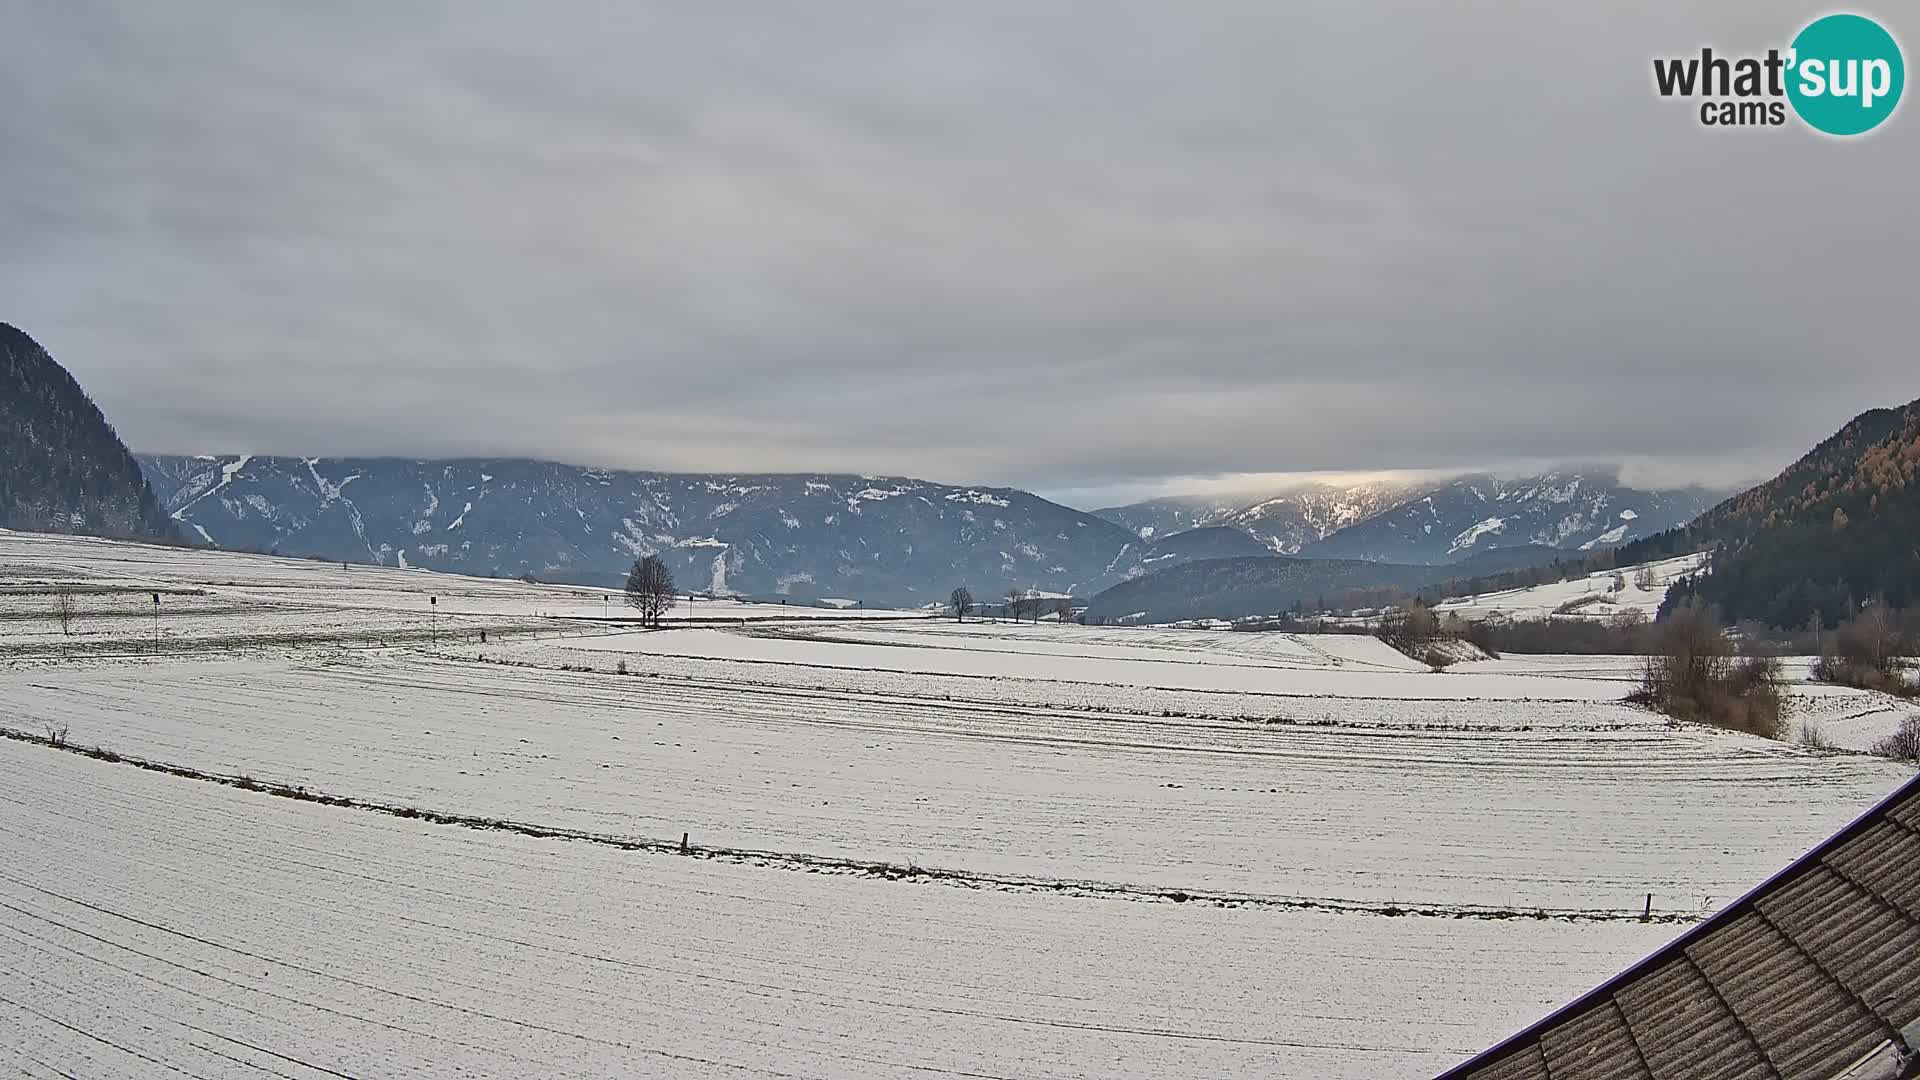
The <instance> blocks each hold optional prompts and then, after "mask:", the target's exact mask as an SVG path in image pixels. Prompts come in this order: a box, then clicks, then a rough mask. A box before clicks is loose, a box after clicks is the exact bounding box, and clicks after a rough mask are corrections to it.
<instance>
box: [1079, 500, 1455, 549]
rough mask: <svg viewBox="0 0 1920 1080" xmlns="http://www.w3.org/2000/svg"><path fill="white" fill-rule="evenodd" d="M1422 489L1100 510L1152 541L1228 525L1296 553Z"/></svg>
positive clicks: (1158, 502)
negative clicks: (1189, 530) (1173, 534)
mask: <svg viewBox="0 0 1920 1080" xmlns="http://www.w3.org/2000/svg"><path fill="white" fill-rule="evenodd" d="M1421 490H1422V488H1421V487H1419V486H1417V485H1412V484H1404V483H1392V482H1380V483H1364V484H1333V483H1325V484H1306V485H1301V486H1297V487H1291V488H1287V489H1285V490H1282V491H1276V492H1273V493H1272V494H1269V495H1266V496H1263V497H1261V498H1259V499H1257V500H1255V501H1253V502H1249V501H1247V499H1246V498H1245V497H1240V498H1229V497H1215V496H1168V497H1166V498H1160V499H1149V500H1147V501H1145V502H1138V503H1131V504H1129V505H1126V506H1111V507H1108V508H1106V509H1104V510H1095V511H1094V513H1095V514H1096V515H1098V516H1100V517H1103V518H1105V519H1107V520H1108V521H1111V522H1114V523H1115V524H1118V525H1122V526H1125V527H1126V528H1128V529H1131V530H1133V531H1134V532H1135V533H1136V534H1138V535H1139V536H1140V537H1141V538H1142V539H1145V540H1149V541H1153V540H1159V539H1162V538H1164V537H1166V536H1167V535H1169V534H1171V533H1175V532H1179V531H1181V530H1184V529H1198V528H1203V527H1206V526H1211V525H1227V526H1232V527H1233V528H1236V529H1239V530H1240V531H1242V532H1245V533H1248V534H1250V535H1251V536H1253V537H1254V538H1255V539H1257V540H1259V541H1260V543H1261V544H1263V545H1265V546H1266V548H1267V549H1268V550H1269V551H1272V552H1275V553H1277V554H1281V555H1292V554H1295V553H1297V552H1299V550H1300V549H1301V548H1302V547H1303V546H1305V545H1307V544H1310V543H1313V542H1314V541H1316V540H1320V539H1322V538H1324V537H1326V536H1329V535H1331V534H1333V533H1335V532H1338V531H1339V530H1341V529H1344V528H1346V527H1347V526H1349V525H1353V524H1355V523H1357V522H1361V521H1365V520H1366V519H1367V518H1369V517H1372V516H1373V515H1375V514H1378V513H1380V512H1381V511H1383V510H1386V509H1388V508H1390V507H1392V506H1394V505H1396V504H1398V503H1400V502H1401V501H1403V500H1405V499H1407V498H1410V497H1412V496H1414V495H1417V494H1419V493H1420V491H1421Z"/></svg>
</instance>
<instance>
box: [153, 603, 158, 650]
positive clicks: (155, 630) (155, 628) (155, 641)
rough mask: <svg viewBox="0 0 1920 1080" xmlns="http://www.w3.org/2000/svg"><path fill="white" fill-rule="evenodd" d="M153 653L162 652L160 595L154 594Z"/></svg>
mask: <svg viewBox="0 0 1920 1080" xmlns="http://www.w3.org/2000/svg"><path fill="white" fill-rule="evenodd" d="M153 651H154V653H155V655H158V654H159V652H160V594H159V593H154V594H153Z"/></svg>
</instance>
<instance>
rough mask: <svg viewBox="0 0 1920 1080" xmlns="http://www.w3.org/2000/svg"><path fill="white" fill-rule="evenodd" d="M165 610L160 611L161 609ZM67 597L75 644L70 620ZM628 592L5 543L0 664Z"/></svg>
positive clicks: (515, 620) (708, 614)
mask: <svg viewBox="0 0 1920 1080" xmlns="http://www.w3.org/2000/svg"><path fill="white" fill-rule="evenodd" d="M155 595H158V596H159V602H158V603H157V604H156V603H155V602H154V599H153V598H154V596H155ZM63 596H64V597H65V598H66V599H67V601H68V603H70V604H71V608H72V618H71V621H70V623H69V625H68V627H67V629H66V631H65V632H63V631H62V629H61V627H60V625H59V623H58V622H57V620H56V610H57V607H58V605H59V604H60V602H61V599H62V597H63ZM622 601H623V597H622V596H621V594H620V593H619V592H618V591H616V590H609V589H595V588H588V587H584V586H571V585H550V584H539V583H533V582H525V581H514V580H508V579H501V578H475V577H463V576H459V575H454V574H433V573H427V572H425V571H418V570H402V569H396V568H391V567H379V566H360V565H354V566H343V565H342V564H339V563H328V562H314V561H312V560H307V559H286V558H275V557H272V556H266V555H247V554H238V553H226V552H217V551H203V550H198V549H187V548H165V547H155V546H152V545H146V544H130V543H121V542H117V541H111V540H95V539H88V538H82V537H58V536H45V535H39V534H34V533H18V532H8V531H5V530H0V655H7V654H10V655H13V656H16V657H18V656H41V655H51V656H56V657H64V656H68V655H73V654H80V653H101V652H109V653H129V652H144V651H150V650H157V651H160V652H167V651H178V650H188V649H192V650H207V649H221V650H227V649H237V648H273V647H277V646H284V645H289V644H318V643H329V644H333V645H337V646H359V645H373V646H382V645H392V644H397V643H400V642H405V641H416V642H420V643H425V644H432V643H435V642H447V643H450V642H455V641H476V642H477V640H478V638H479V634H480V632H481V631H482V630H486V631H489V632H490V634H492V635H494V636H496V637H497V636H498V635H501V634H508V635H533V634H541V635H543V636H551V635H554V634H567V633H576V632H581V631H583V630H597V629H604V628H605V626H606V625H607V624H608V623H610V622H621V621H626V622H631V621H633V620H634V618H635V614H634V612H633V611H632V610H631V609H630V608H628V607H627V606H626V605H625V604H624V603H623V602H622ZM814 618H819V619H830V620H833V621H835V622H845V621H847V620H849V619H859V618H871V619H881V620H891V619H906V620H924V619H926V618H927V615H926V613H924V612H910V611H884V610H872V609H862V608H853V609H836V608H830V607H806V606H800V605H793V606H788V605H784V604H766V603H745V602H741V601H736V600H730V599H713V600H709V599H705V598H702V599H697V600H689V599H687V598H685V597H682V598H681V599H679V600H678V601H677V602H676V603H675V604H674V606H673V608H672V609H671V610H670V611H669V612H668V613H667V614H666V616H665V619H666V620H667V622H668V623H670V624H672V623H680V624H686V625H701V624H730V623H743V622H754V623H761V622H769V623H777V622H783V621H797V620H801V619H814Z"/></svg>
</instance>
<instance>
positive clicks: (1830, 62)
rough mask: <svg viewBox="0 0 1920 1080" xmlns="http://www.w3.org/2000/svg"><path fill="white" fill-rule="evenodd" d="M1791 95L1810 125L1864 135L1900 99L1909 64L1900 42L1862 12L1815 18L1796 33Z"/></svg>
mask: <svg viewBox="0 0 1920 1080" xmlns="http://www.w3.org/2000/svg"><path fill="white" fill-rule="evenodd" d="M1788 63H1789V65H1790V67H1789V75H1788V78H1787V100H1788V101H1790V102H1792V103H1793V111H1794V112H1796V113H1799V114H1800V119H1802V120H1804V121H1806V123H1807V125H1808V126H1809V127H1812V128H1813V129H1815V130H1816V131H1824V132H1826V133H1827V134H1829V135H1859V134H1863V133H1865V132H1868V131H1872V130H1873V129H1874V128H1876V127H1879V126H1880V123H1881V121H1883V120H1885V119H1886V118H1887V117H1889V116H1891V115H1893V110H1894V107H1895V106H1897V105H1899V104H1900V91H1901V89H1902V88H1903V87H1905V86H1906V82H1907V68H1906V64H1905V63H1903V62H1902V61H1901V59H1900V45H1899V43H1898V42H1896V41H1894V40H1893V35H1892V34H1889V33H1887V31H1886V30H1885V29H1884V28H1882V27H1881V25H1880V24H1879V23H1877V22H1874V21H1873V20H1872V19H1869V18H1867V17H1865V16H1863V15H1828V16H1826V17H1825V18H1820V19H1815V20H1814V21H1812V22H1810V23H1808V24H1807V25H1806V28H1805V29H1803V30H1801V31H1800V33H1799V35H1798V36H1796V37H1795V38H1794V39H1793V52H1792V58H1791V59H1790V60H1789V61H1788Z"/></svg>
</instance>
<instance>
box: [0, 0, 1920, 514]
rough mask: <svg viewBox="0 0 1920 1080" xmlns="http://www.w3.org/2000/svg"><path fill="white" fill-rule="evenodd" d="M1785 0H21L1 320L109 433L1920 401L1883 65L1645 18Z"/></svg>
mask: <svg viewBox="0 0 1920 1080" xmlns="http://www.w3.org/2000/svg"><path fill="white" fill-rule="evenodd" d="M1824 10H1825V9H1824V8H1818V7H1810V6H1806V5H1783V4H1772V3H1751V2H1741V3H1727V4H1719V5H1695V4H1688V5H1679V4H1671V3H1665V2H1662V3H1642V4H1631V5H1629V4H1592V5H1568V4H1539V3H1530V2H1514V3H1507V4H1480V5H1473V6H1472V7H1471V8H1470V9H1468V8H1467V6H1466V5H1453V4H1449V5H1438V4H1429V3H1421V2H1415V0H1402V2H1398V3H1390V4H1389V3H1368V2H1358V3H1356V2H1348V0H1342V2H1338V3H1326V4H1316V5H1294V4H1278V3H1271V2H1265V0H1261V2H1249V3H1176V2H1172V0H1167V2H1163V3H1153V4H1147V3H1133V2H1124V0H1100V2H1097V3H1096V2H1088V3H1083V4H1048V3H1044V2H1037V0H1012V2H1006V3H998V2H986V0H967V2H965V3H955V2H952V0H943V2H940V3H911V2H902V0H873V2H871V3H857V4H855V3H845V4H842V3H824V2H810V3H764V4H755V3H727V4H707V3H688V2H683V0H674V2H662V3H647V2H641V0H609V2H606V3H574V2H561V0H556V2H551V3H542V4H532V3H525V2H521V0H512V2H493V0H448V2H444V3H432V2H421V0H397V2H389V0H343V2H338V3H329V4H297V3H286V4H269V3H263V2H255V0H248V2H238V0H236V2H233V3H211V2H203V0H170V2H168V3H165V4H158V3H152V2H149V0H132V2H126V3H90V2H84V0H58V2H45V3H41V2H34V0H21V2H17V3H7V4H6V5H5V15H4V19H3V20H0V24H3V25H0V102H3V103H4V105H0V251H3V252H4V257H0V320H5V321H9V322H13V323H15V324H17V325H19V326H20V327H22V328H23V329H25V330H27V331H28V332H29V333H31V334H33V335H34V336H35V337H36V338H38V339H39V340H40V341H41V342H42V343H43V344H45V345H46V346H47V347H48V348H49V349H50V350H51V351H52V352H53V354H54V356H55V357H56V358H57V359H58V360H60V361H61V362H62V363H63V364H65V365H66V366H67V367H68V368H69V369H70V370H72V371H73V372H74V373H75V374H76V376H78V377H79V379H80V380H81V382H82V384H83V385H85V386H86V388H87V389H88V390H89V391H90V392H91V393H92V394H93V395H94V397H95V398H96V399H97V400H98V401H99V402H100V403H101V405H102V407H103V408H104V409H105V410H106V412H107V414H108V416H109V418H110V419H112V420H113V421H114V422H115V424H116V425H117V426H118V427H119V428H120V430H121V432H122V434H123V435H124V436H125V437H126V438H127V441H128V442H129V443H130V444H132V445H133V446H134V447H135V448H136V449H144V450H156V451H192V452H229V451H253V452H260V453H267V452H274V453H305V454H386V453H393V454H405V455H413V456H425V455H451V454H501V455H505V454H514V455H537V456H542V457H549V458H555V459H559V460H565V461H578V462H585V463H594V464H605V465H616V466H627V467H636V468H659V469H676V470H699V471H705V470H764V471H788V470H815V469H818V470H848V471H860V472H884V473H904V474H910V475H918V476H924V477H927V478H930V479H936V480H947V481H954V482H979V483H1003V484H1013V485H1020V486H1025V487H1030V488H1033V489H1036V490H1040V491H1043V492H1047V493H1052V494H1059V495H1068V496H1073V497H1076V498H1079V499H1081V500H1083V501H1085V500H1091V501H1100V499H1101V498H1102V497H1104V496H1107V495H1110V494H1114V493H1120V492H1125V493H1133V492H1140V491H1148V490H1158V489H1165V488H1168V487H1179V486H1182V485H1186V484H1192V483H1200V482H1203V481H1204V482H1209V483H1218V482H1219V481H1218V480H1217V479H1213V480H1204V478H1217V477H1219V476H1221V475H1229V476H1230V475H1232V474H1239V473H1275V472H1296V471H1312V470H1385V469H1410V468H1419V469H1459V468H1475V467H1509V466H1518V465H1519V464H1522V463H1532V462H1541V461H1551V460H1583V461H1592V460H1606V461H1622V462H1627V463H1630V464H1632V465H1634V466H1635V467H1636V469H1637V473H1636V475H1641V476H1644V477H1648V478H1659V479H1666V480H1686V479H1699V480H1706V481H1714V482H1725V481H1729V480H1745V479H1751V478H1755V477H1757V476H1759V475H1760V474H1763V473H1768V472H1771V471H1772V470H1774V469H1776V468H1778V467H1779V466H1780V465H1782V464H1784V463H1785V462H1786V461H1787V460H1789V459H1791V458H1792V457H1793V456H1795V455H1796V454H1797V453H1798V452H1799V451H1801V450H1804V449H1805V448H1807V447H1808V446H1810V445H1811V444H1812V443H1813V442H1814V441H1816V440H1818V439H1819V438H1821V437H1823V436H1825V435H1827V434H1830V433H1831V432H1832V430H1833V429H1834V428H1836V427H1837V426H1838V425H1839V424H1841V423H1842V422H1844V421H1845V420H1846V419H1847V418H1849V417H1850V416H1852V415H1853V414H1855V413H1857V412H1859V411H1860V410H1862V409H1865V408H1868V407H1871V406H1874V405H1884V404H1895V403H1900V402H1904V401H1907V400H1910V399H1912V398H1915V397H1920V353H1917V352H1916V349H1915V328H1916V319H1915V315H1914V313H1915V309H1916V306H1917V304H1916V302H1917V298H1920V275H1916V272H1915V255H1916V251H1917V250H1920V249H1917V248H1916V241H1920V201H1917V200H1916V190H1917V189H1916V187H1915V177H1916V175H1920V170H1916V165H1920V115H1917V114H1916V113H1915V111H1914V110H1915V105H1914V103H1912V102H1907V103H1905V104H1904V105H1903V106H1902V108H1901V111H1900V112H1899V113H1898V114H1896V115H1895V116H1894V118H1893V119H1892V120H1891V121H1890V122H1889V123H1888V125H1886V126H1885V127H1883V128H1882V130H1880V131H1879V132H1877V133H1875V134H1873V135H1871V136H1869V137H1867V138H1864V139H1856V140H1852V141H1841V140H1831V139H1825V138H1822V137H1818V136H1815V135H1813V134H1811V133H1810V132H1808V131H1807V130H1805V129H1803V128H1799V127H1797V126H1796V127H1788V128H1785V129H1780V128H1770V129H1768V128H1763V129H1751V130H1734V131H1715V130H1710V129H1705V128H1702V127H1701V126H1700V124H1699V122H1698V118H1697V115H1696V110H1695V107H1694V106H1690V105H1687V104H1684V103H1681V102H1677V101H1668V100H1661V99H1659V98H1657V97H1656V96H1655V95H1654V93H1653V90H1652V78H1651V74H1650V70H1651V69H1650V64H1649V60H1650V58H1651V57H1652V56H1654V55H1656V54H1658V55H1681V54H1686V53H1689V52H1694V53H1697V51H1698V49H1699V48H1700V46H1702V45H1704V44H1713V45H1715V46H1716V48H1719V49H1722V50H1734V51H1751V52H1761V51H1764V50H1765V49H1766V48H1767V47H1768V46H1770V45H1780V46H1784V45H1785V43H1786V42H1787V40H1789V39H1790V37H1791V36H1792V34H1793V32H1794V31H1795V30H1797V29H1798V27H1799V26H1801V25H1802V24H1803V23H1805V22H1806V21H1807V20H1808V19H1809V18H1810V17H1811V16H1812V15H1814V14H1817V13H1820V12H1822V11H1824ZM1863 10H1867V11H1869V12H1871V10H1872V9H1863ZM1902 13H1905V14H1906V15H1907V16H1908V18H1907V21H1908V22H1910V23H1911V24H1912V25H1904V24H1903V23H1902V21H1900V20H1899V19H1898V18H1893V19H1890V20H1888V23H1889V25H1890V27H1891V29H1893V31H1894V32H1895V33H1896V34H1902V33H1903V32H1904V33H1905V34H1906V35H1907V36H1906V38H1905V40H1906V41H1907V42H1908V43H1909V44H1908V48H1907V52H1908V59H1909V62H1910V63H1911V62H1912V60H1913V59H1914V47H1913V45H1912V44H1911V42H1913V41H1916V40H1920V15H1912V13H1911V9H1910V8H1907V7H1905V6H1904V5H1903V6H1899V7H1893V8H1889V10H1888V12H1886V13H1884V14H1891V15H1894V16H1899V15H1901V14H1902Z"/></svg>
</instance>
